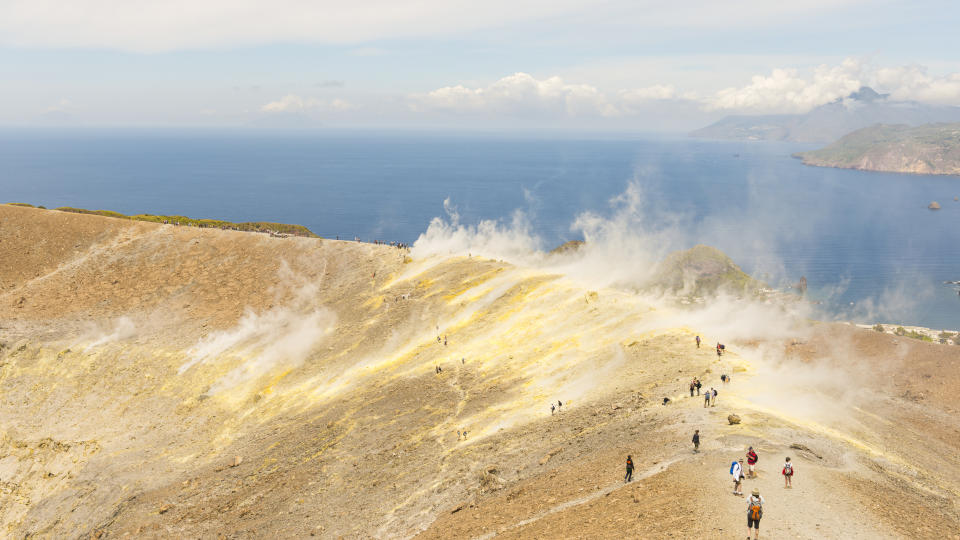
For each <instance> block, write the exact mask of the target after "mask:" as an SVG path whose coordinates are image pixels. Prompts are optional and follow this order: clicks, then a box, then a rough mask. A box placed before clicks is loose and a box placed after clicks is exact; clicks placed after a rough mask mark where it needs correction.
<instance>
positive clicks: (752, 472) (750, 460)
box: [747, 446, 760, 478]
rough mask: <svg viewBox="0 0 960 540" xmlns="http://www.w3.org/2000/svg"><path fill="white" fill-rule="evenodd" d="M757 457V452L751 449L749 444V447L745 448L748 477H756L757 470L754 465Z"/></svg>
mask: <svg viewBox="0 0 960 540" xmlns="http://www.w3.org/2000/svg"><path fill="white" fill-rule="evenodd" d="M758 459H760V458H759V457H758V456H757V453H756V452H754V451H753V447H752V446H751V447H750V448H748V449H747V467H748V468H749V469H748V471H749V476H750V478H756V477H757V471H756V469H755V468H754V467H756V466H757V460H758Z"/></svg>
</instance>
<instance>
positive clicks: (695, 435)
mask: <svg viewBox="0 0 960 540" xmlns="http://www.w3.org/2000/svg"><path fill="white" fill-rule="evenodd" d="M699 451H700V430H699V429H695V430H693V453H694V454H696V453H697V452H699Z"/></svg>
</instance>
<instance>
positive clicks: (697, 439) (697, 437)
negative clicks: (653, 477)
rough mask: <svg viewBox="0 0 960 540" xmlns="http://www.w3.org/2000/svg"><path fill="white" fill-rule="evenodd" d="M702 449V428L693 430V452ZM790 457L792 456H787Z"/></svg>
mask: <svg viewBox="0 0 960 540" xmlns="http://www.w3.org/2000/svg"><path fill="white" fill-rule="evenodd" d="M699 451H700V430H699V429H695V430H693V453H694V454H696V453H697V452H699ZM787 459H790V458H787Z"/></svg>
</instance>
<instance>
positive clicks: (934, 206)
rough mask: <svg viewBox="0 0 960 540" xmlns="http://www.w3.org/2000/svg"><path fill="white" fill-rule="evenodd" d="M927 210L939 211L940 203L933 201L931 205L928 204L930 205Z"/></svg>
mask: <svg viewBox="0 0 960 540" xmlns="http://www.w3.org/2000/svg"><path fill="white" fill-rule="evenodd" d="M927 208H929V209H930V210H939V209H940V203H938V202H937V201H933V202H932V203H930V204H929V205H928V206H927Z"/></svg>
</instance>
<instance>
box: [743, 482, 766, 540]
mask: <svg viewBox="0 0 960 540" xmlns="http://www.w3.org/2000/svg"><path fill="white" fill-rule="evenodd" d="M762 517H763V497H761V496H760V490H759V489H756V488H754V490H753V493H751V494H750V498H749V499H747V540H750V528H751V527H752V528H753V540H757V539H758V538H760V518H762Z"/></svg>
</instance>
